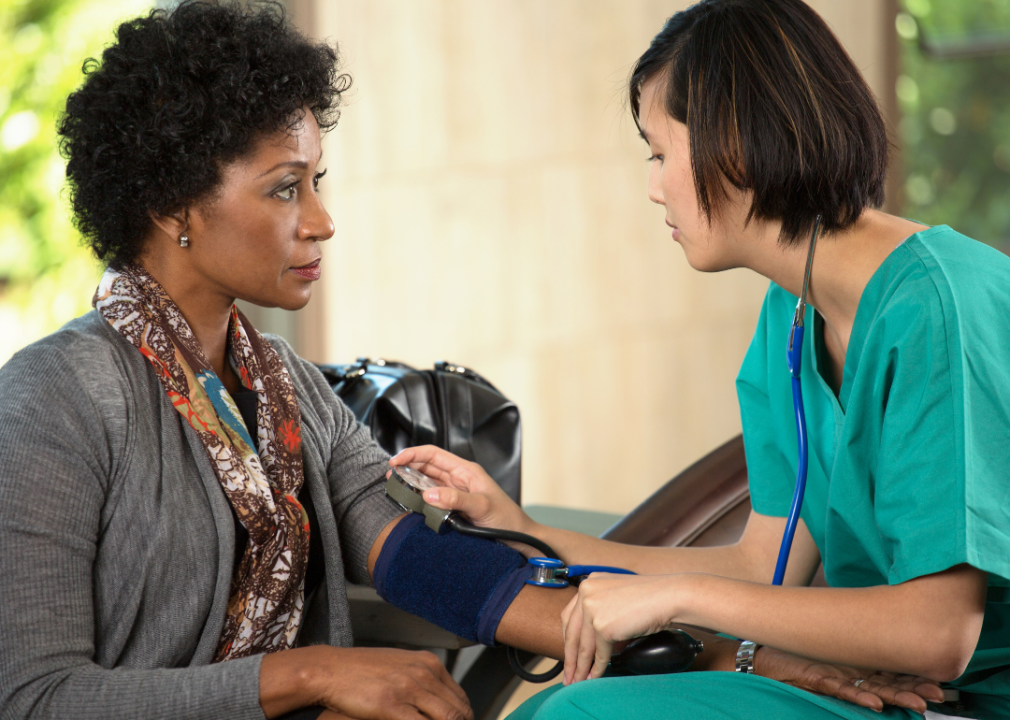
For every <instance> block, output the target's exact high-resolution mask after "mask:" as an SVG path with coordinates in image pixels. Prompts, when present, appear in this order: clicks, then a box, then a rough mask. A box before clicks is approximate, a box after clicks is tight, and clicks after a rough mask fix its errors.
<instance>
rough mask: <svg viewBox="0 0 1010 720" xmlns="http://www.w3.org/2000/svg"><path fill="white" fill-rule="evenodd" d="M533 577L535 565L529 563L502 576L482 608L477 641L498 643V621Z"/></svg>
mask: <svg viewBox="0 0 1010 720" xmlns="http://www.w3.org/2000/svg"><path fill="white" fill-rule="evenodd" d="M531 577H533V566H532V565H530V564H529V563H527V564H525V565H523V566H522V567H520V568H516V569H515V570H513V571H512V572H510V573H509V574H508V575H506V576H505V577H503V578H502V580H501V582H500V583H498V587H496V588H495V589H494V591H493V592H492V593H491V596H490V597H489V598H488V599H487V602H486V603H484V607H482V608H481V610H480V614H479V620H478V622H477V642H479V643H480V644H481V645H495V644H496V643H495V641H494V635H495V633H496V632H497V631H498V623H500V622H501V619H502V616H504V615H505V611H506V610H508V609H509V605H511V604H512V601H513V600H515V599H516V595H518V594H519V591H520V590H522V589H523V585H525V584H526V581H527V580H529V579H530V578H531Z"/></svg>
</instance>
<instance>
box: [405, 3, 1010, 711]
mask: <svg viewBox="0 0 1010 720" xmlns="http://www.w3.org/2000/svg"><path fill="white" fill-rule="evenodd" d="M630 101H631V108H632V112H633V114H634V117H635V120H636V122H637V124H638V127H639V129H640V130H641V134H642V137H643V138H644V139H645V141H646V142H647V143H648V145H649V150H650V153H651V158H650V160H651V170H650V174H649V197H650V199H652V200H653V201H654V202H656V203H657V204H659V205H662V206H663V207H664V209H665V221H666V224H667V225H668V226H669V227H670V228H671V235H672V239H673V240H674V241H675V242H678V243H679V244H680V245H681V246H682V248H683V250H684V253H685V255H686V257H687V260H688V262H689V263H690V264H691V266H692V267H694V268H695V269H697V270H700V271H703V272H718V271H720V270H726V269H729V268H736V267H746V268H750V269H751V270H753V271H754V272H757V273H759V274H761V275H763V276H765V277H767V278H768V279H769V280H770V285H769V288H768V293H767V296H766V298H765V301H764V305H763V308H762V310H761V315H760V319H759V321H758V326H757V329H756V331H755V334H754V338H753V341H752V343H751V346H750V349H749V350H748V352H747V355H746V358H745V359H744V363H743V366H742V367H741V369H740V374H739V377H738V379H737V391H738V394H739V402H740V415H741V420H742V424H743V435H744V443H745V447H746V456H747V465H748V471H749V477H750V491H751V500H752V504H753V512H752V514H751V516H750V519H749V521H748V523H747V526H746V529H745V531H744V533H743V536H742V537H741V539H740V541H739V542H738V543H736V544H735V545H730V546H726V547H718V548H640V547H631V546H622V545H618V544H614V543H608V542H605V541H602V540H597V539H595V538H589V537H585V536H581V535H577V534H575V533H572V532H568V531H564V530H559V529H554V528H548V527H544V526H541V525H538V524H536V523H534V522H533V521H532V520H531V519H530V518H529V517H528V516H526V515H525V514H524V513H523V512H522V511H521V509H520V508H519V507H517V506H516V505H514V504H513V503H511V501H509V500H508V498H507V497H506V496H505V495H504V494H503V493H501V492H500V491H499V490H498V489H497V488H496V487H495V486H494V484H493V482H492V481H491V480H490V479H489V478H488V477H487V476H486V475H485V474H484V473H483V472H482V471H481V470H480V469H479V468H478V467H477V466H475V465H473V464H470V463H466V462H464V461H461V460H458V459H457V458H454V457H453V456H450V455H448V454H447V453H444V452H441V451H438V450H436V449H433V448H415V449H412V450H407V451H404V453H402V454H401V455H400V456H399V457H398V458H395V459H394V462H396V463H410V464H412V465H413V466H414V467H416V468H417V469H419V470H421V471H422V472H425V473H427V474H429V475H431V476H433V477H435V478H436V479H439V480H440V481H441V483H442V484H443V485H444V486H445V487H441V488H438V489H434V490H429V491H427V492H426V494H425V495H426V498H425V499H426V500H428V501H429V502H431V503H432V504H436V505H439V506H441V507H446V508H454V509H458V510H460V511H461V512H463V513H464V514H466V515H467V516H469V518H470V519H471V520H472V521H474V522H476V523H477V524H481V525H486V526H493V527H501V528H509V529H514V530H519V531H522V532H526V533H530V534H532V535H536V536H538V537H540V538H541V539H543V540H544V541H546V542H547V543H549V544H550V545H552V546H553V547H554V548H556V549H557V550H558V551H559V552H560V554H561V555H562V557H563V559H564V560H565V561H566V562H568V563H570V564H571V563H584V562H593V563H604V564H608V565H616V566H623V567H627V568H630V569H632V570H635V571H636V572H638V573H640V575H639V576H637V577H628V576H616V575H602V574H599V575H593V576H592V577H591V578H590V579H588V580H587V581H586V582H584V583H583V584H582V585H581V587H580V588H579V592H578V595H577V596H576V597H575V598H574V599H573V600H572V602H571V603H570V604H569V605H568V606H567V608H566V609H565V610H564V612H563V614H562V620H563V622H564V625H565V674H564V686H565V687H564V688H563V689H559V688H560V687H561V686H558V688H552V689H551V690H549V691H545V692H544V693H541V694H540V695H538V696H537V697H535V698H534V699H532V700H531V701H530V702H529V703H527V704H526V705H525V706H523V708H521V709H520V710H519V711H518V712H517V715H516V717H535V718H536V719H537V720H546V719H549V718H570V717H594V718H625V717H635V718H660V717H662V718H679V717H684V718H723V717H726V718H729V717H733V718H739V717H770V716H775V717H804V718H838V717H843V718H855V717H874V716H876V714H875V713H874V714H873V715H871V714H870V711H869V710H867V709H865V708H862V707H859V706H857V705H855V704H852V703H847V702H845V701H842V700H837V699H833V698H828V697H824V696H821V695H816V694H813V693H810V692H807V691H805V690H802V689H799V688H797V687H793V686H792V685H789V684H785V683H781V682H776V681H773V680H769V679H767V678H763V677H759V676H758V675H756V674H753V668H754V667H757V668H758V670H759V671H760V669H761V666H762V665H763V664H766V663H774V662H775V658H776V656H777V653H781V652H783V651H784V652H788V653H792V654H795V655H800V656H804V657H807V658H812V659H814V660H816V661H820V662H823V663H830V664H838V665H845V666H852V667H856V668H873V669H876V670H882V671H885V672H891V673H897V674H900V675H910V676H922V677H925V678H930V679H932V680H934V681H937V682H940V683H942V684H943V685H944V686H947V687H950V688H956V689H958V690H959V691H960V698H961V705H960V706H959V707H957V708H955V709H951V708H950V706H946V707H939V706H936V707H935V708H934V709H936V710H938V711H940V712H949V713H955V714H960V715H969V716H973V717H1010V604H1008V602H1010V449H1008V448H1010V259H1008V258H1007V257H1006V256H1004V255H1002V254H1000V253H999V252H997V251H995V250H993V249H992V248H989V247H987V246H985V245H983V244H982V243H979V242H976V241H975V240H972V239H970V238H967V237H965V236H963V235H961V234H959V233H957V232H956V231H955V230H952V229H951V228H949V227H947V226H939V227H926V226H923V225H920V224H918V223H915V222H912V221H909V220H905V219H902V218H899V217H894V216H891V215H887V214H885V213H882V212H880V211H878V210H876V209H875V208H877V207H879V205H880V204H881V203H882V202H883V199H884V178H885V170H886V163H887V151H888V147H887V137H886V132H885V127H884V123H883V120H882V117H881V114H880V112H879V110H878V108H877V106H876V103H875V101H874V99H873V96H872V94H871V93H870V90H869V88H868V87H867V86H866V84H865V82H864V81H863V79H862V77H861V76H860V74H859V71H858V70H857V68H856V67H855V65H854V64H853V62H852V60H851V59H850V58H849V57H848V56H847V55H846V53H845V51H844V50H843V48H842V47H841V45H840V44H839V42H838V41H837V39H836V38H835V37H834V36H833V35H832V33H831V31H830V30H829V29H828V27H827V25H826V24H825V23H824V21H823V20H822V19H821V18H820V17H818V15H817V14H816V13H815V12H813V11H812V10H811V9H810V8H809V7H807V6H806V5H804V4H803V3H802V2H801V1H800V0H774V1H772V0H704V1H703V2H700V3H698V4H697V5H694V6H692V7H691V8H689V9H687V10H685V11H683V12H680V13H677V14H676V15H674V16H673V17H672V18H670V20H669V21H668V22H667V23H666V25H665V27H664V28H663V29H662V31H661V32H660V33H659V34H658V35H657V36H656V38H655V39H654V40H653V42H652V44H651V46H650V47H649V49H648V50H647V51H646V52H645V53H644V54H643V55H642V57H641V58H640V59H639V61H638V63H637V65H636V66H635V69H634V72H633V74H632V77H631V81H630ZM818 215H820V216H821V218H822V225H821V229H822V232H821V236H820V240H819V241H818V243H817V248H816V255H815V257H814V262H813V270H812V275H811V280H810V285H809V296H808V301H809V307H808V308H807V312H806V316H805V324H806V327H807V328H808V329H809V330H808V332H807V333H806V337H805V339H804V342H805V343H806V345H805V348H804V358H803V368H802V383H803V394H804V398H805V402H806V417H807V426H808V431H809V436H810V463H809V478H808V482H807V492H806V500H805V503H804V506H803V511H802V515H801V520H800V522H799V527H798V529H797V532H796V538H795V541H794V543H793V549H792V554H791V556H790V560H789V564H788V568H787V571H786V575H785V583H784V586H783V587H774V586H772V585H770V581H771V578H772V574H773V570H774V567H775V562H776V557H777V554H778V550H779V543H780V540H781V537H782V533H783V528H784V526H785V516H786V514H787V512H788V510H789V504H790V500H791V497H792V493H793V484H794V478H795V477H796V463H797V442H796V430H795V424H794V418H793V404H792V395H791V391H790V375H789V370H788V367H787V364H786V344H787V340H788V333H789V329H790V324H791V321H792V316H793V312H794V308H795V307H796V302H797V296H798V295H799V293H800V288H801V285H802V282H803V275H804V268H805V263H806V258H807V251H808V248H809V244H810V239H811V234H812V232H813V230H814V225H815V219H816V218H817V216H818ZM525 551H526V552H528V554H530V555H532V554H534V553H533V551H532V549H525ZM821 563H823V565H824V571H825V577H826V579H827V582H828V585H829V586H830V587H827V588H811V587H808V585H809V583H810V580H811V578H812V577H813V576H814V573H815V572H816V570H817V567H818V565H819V564H821ZM684 625H697V626H701V627H707V628H713V629H716V630H718V631H721V632H723V633H726V634H728V635H730V636H733V637H736V638H744V639H746V641H747V642H743V643H741V648H740V652H739V653H738V655H737V662H736V668H735V669H736V670H738V671H739V672H735V673H730V672H727V673H718V672H697V673H686V674H682V675H668V676H651V677H641V678H602V679H601V676H602V675H603V673H604V671H605V669H606V667H607V663H608V661H609V658H610V656H611V653H612V652H613V649H614V645H615V643H618V642H620V641H622V640H627V639H629V638H634V637H638V636H642V635H646V634H650V633H654V632H656V631H658V630H660V629H663V628H674V627H680V626H684ZM755 650H756V652H755ZM752 653H753V655H752ZM718 669H726V670H733V669H734V668H733V667H725V668H718ZM870 672H871V671H870V670H866V671H864V672H863V673H860V672H858V671H857V672H856V674H855V676H854V677H852V679H851V681H852V683H853V685H855V686H858V685H860V684H862V683H863V682H865V681H864V680H862V678H863V677H866V676H868V675H869V673H870ZM914 682H915V681H911V680H909V683H911V684H912V685H914ZM918 688H919V690H918V692H919V693H920V694H921V695H923V696H924V697H928V698H930V699H934V700H939V699H941V698H940V697H939V691H938V689H937V688H935V687H934V688H929V687H928V686H926V685H919V686H918ZM905 704H908V705H910V706H913V707H914V705H912V704H911V703H905ZM920 709H921V708H920ZM884 714H885V716H886V717H892V718H904V717H910V718H911V717H918V715H917V714H916V713H914V712H912V711H910V710H908V709H905V708H902V707H898V706H895V705H889V706H887V707H885V708H884Z"/></svg>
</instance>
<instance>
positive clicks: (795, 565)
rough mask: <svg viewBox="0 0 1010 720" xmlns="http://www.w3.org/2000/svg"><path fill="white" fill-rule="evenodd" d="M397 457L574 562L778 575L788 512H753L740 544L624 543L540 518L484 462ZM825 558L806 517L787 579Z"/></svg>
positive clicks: (461, 503)
mask: <svg viewBox="0 0 1010 720" xmlns="http://www.w3.org/2000/svg"><path fill="white" fill-rule="evenodd" d="M390 464H392V465H394V466H395V465H410V466H411V467H414V468H415V469H417V470H420V471H421V472H423V473H424V474H426V475H428V476H430V477H431V478H433V479H434V480H436V481H438V482H439V483H440V484H441V485H442V486H443V487H440V488H438V489H437V490H428V491H427V492H426V493H425V500H426V501H427V502H428V503H430V504H432V505H435V506H437V507H441V508H446V509H452V510H457V511H458V512H460V513H462V514H463V515H465V516H466V517H467V518H468V519H469V520H470V521H471V522H473V523H474V524H475V525H479V526H483V527H494V528H499V529H506V530H515V531H518V532H522V533H526V534H527V535H533V536H534V537H537V538H539V539H541V540H543V541H544V542H546V543H547V544H548V545H550V546H551V547H552V548H554V549H555V550H556V551H557V552H558V554H559V555H561V557H562V558H563V559H564V560H565V561H566V562H567V563H568V564H570V565H573V564H594V565H612V566H616V567H623V568H627V569H628V570H633V571H634V572H637V573H639V574H666V573H679V572H705V573H712V574H715V575H720V576H723V577H729V578H736V579H739V580H748V581H751V582H771V579H772V575H773V573H774V570H775V561H776V559H777V557H778V550H779V543H780V541H781V539H782V532H783V530H784V529H785V518H776V517H769V516H767V515H759V514H758V513H754V512H752V513H751V516H750V518H749V519H748V521H747V527H746V528H745V530H744V533H743V536H742V537H741V538H740V540H739V542H737V543H735V544H733V545H725V546H722V547H709V548H656V547H641V546H637V545H624V544H621V543H615V542H609V541H607V540H600V539H599V538H594V537H590V536H588V535H582V534H580V533H577V532H572V531H570V530H561V529H559V528H552V527H548V526H546V525H541V524H539V523H536V522H534V521H533V520H532V519H531V518H530V517H529V516H528V515H526V513H524V512H523V511H522V509H521V508H520V507H519V506H518V505H516V504H515V503H514V502H513V501H512V499H511V498H509V497H508V495H506V494H505V493H504V492H503V491H502V490H501V488H499V487H498V485H497V484H496V483H495V482H494V480H492V479H491V478H490V477H489V476H488V475H487V473H486V472H484V470H483V468H481V467H480V466H479V465H477V464H476V463H472V462H468V461H466V460H463V459H461V458H458V457H456V456H455V455H453V454H451V453H449V452H447V451H445V450H442V449H440V448H437V447H434V446H432V445H425V446H422V447H416V448H408V449H406V450H404V451H403V452H401V453H400V454H398V455H397V456H396V457H394V458H393V459H392V460H390ZM516 548H517V549H518V550H520V551H521V552H523V553H524V554H525V555H527V557H530V556H534V555H538V554H539V552H538V551H536V550H535V549H533V548H531V547H528V546H525V545H523V546H520V545H518V544H517V545H516ZM819 564H820V554H819V552H818V550H817V546H816V545H815V544H814V541H813V538H812V537H811V536H810V533H809V531H808V530H807V528H806V525H805V524H804V523H803V521H802V520H801V521H800V523H799V526H798V528H797V530H796V538H795V540H794V541H793V550H792V553H791V555H790V559H789V566H788V569H787V572H786V581H785V584H787V585H807V584H808V583H809V582H810V580H811V578H813V576H814V573H815V572H816V571H817V566H818V565H819Z"/></svg>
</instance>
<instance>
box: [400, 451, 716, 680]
mask: <svg viewBox="0 0 1010 720" xmlns="http://www.w3.org/2000/svg"><path fill="white" fill-rule="evenodd" d="M432 487H438V484H437V483H436V482H435V481H434V480H432V479H431V478H429V477H428V476H427V475H425V474H423V473H421V472H418V471H417V470H414V469H413V468H411V467H407V466H400V467H394V468H393V469H392V472H390V474H389V479H388V480H387V481H386V495H387V496H388V497H389V498H390V499H391V500H393V502H395V503H396V504H397V505H399V506H400V507H401V508H403V509H404V510H406V511H408V512H415V513H418V514H420V515H423V516H424V523H425V525H427V526H428V527H429V528H430V529H431V530H433V531H434V532H436V533H439V534H442V533H444V532H448V531H449V530H454V531H456V532H458V533H461V534H463V535H471V536H473V537H479V538H485V539H487V540H510V541H513V542H520V543H524V544H526V545H529V546H530V547H534V548H536V549H537V550H539V551H540V552H541V553H543V555H544V556H543V557H533V558H528V559H527V562H528V564H529V565H530V566H532V576H531V577H530V578H529V579H528V580H526V584H527V585H536V586H539V587H544V588H563V587H568V585H569V584H578V583H579V582H580V581H581V580H583V579H585V578H586V577H588V576H589V575H590V574H592V573H594V572H606V573H617V574H622V575H634V574H635V573H634V572H632V571H631V570H625V569H624V568H619V567H611V566H609V565H565V563H564V561H563V560H561V558H560V557H559V555H558V553H557V552H555V550H554V548H552V547H551V546H550V545H548V544H547V543H545V542H544V541H543V540H541V539H539V538H536V537H533V536H532V535H526V534H524V533H520V532H515V531H512V530H498V529H495V528H486V527H477V526H476V525H472V524H470V523H468V522H467V521H466V520H464V519H463V518H462V517H460V516H459V515H458V514H456V513H455V512H453V511H451V510H443V509H441V508H436V507H434V506H432V505H429V504H428V503H426V502H425V501H424V491H425V490H426V489H427V488H432ZM702 650H704V645H703V644H702V643H701V642H700V641H699V640H695V639H694V638H693V637H691V636H690V635H688V634H687V633H686V632H684V631H683V630H672V631H671V630H664V631H662V632H659V633H655V634H653V635H647V636H645V637H641V638H638V639H636V640H633V641H632V642H630V643H628V645H627V646H626V647H625V648H624V649H623V650H622V651H621V652H620V653H615V654H614V655H613V656H612V657H611V661H610V671H611V672H612V673H615V674H623V675H654V674H665V673H675V672H683V671H684V670H687V668H689V667H690V666H691V663H692V662H694V658H695V657H696V656H697V655H698V653H700V652H701V651H702ZM506 654H507V656H508V661H509V665H511V666H512V670H513V672H515V674H516V675H517V676H518V677H519V678H520V679H522V680H526V681H527V682H534V683H541V682H547V681H548V680H552V679H553V678H555V677H557V676H558V675H559V674H560V673H561V671H562V670H563V669H564V666H565V663H564V661H563V660H562V661H560V662H558V664H557V665H555V666H554V667H553V668H551V669H550V670H548V671H547V672H543V673H532V672H530V671H529V670H527V669H526V668H525V667H524V666H523V662H522V660H521V658H520V657H519V651H518V650H516V648H514V647H509V648H508V650H507V653H506Z"/></svg>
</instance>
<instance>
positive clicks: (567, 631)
mask: <svg viewBox="0 0 1010 720" xmlns="http://www.w3.org/2000/svg"><path fill="white" fill-rule="evenodd" d="M677 582H678V576H677V575H612V574H610V573H593V574H592V575H590V576H589V577H588V578H586V579H585V580H583V581H582V584H581V585H579V594H578V595H576V596H575V597H574V598H572V600H571V602H569V603H568V605H567V606H566V607H565V609H564V610H563V611H562V612H561V625H562V628H563V631H564V637H565V674H564V683H565V685H569V684H571V683H573V682H579V681H580V680H586V679H588V678H598V677H600V676H601V675H603V673H604V671H606V669H607V665H608V664H609V663H610V656H611V654H612V653H613V647H614V643H617V642H620V641H622V640H630V639H632V638H637V637H642V636H643V635H652V634H653V633H657V632H659V631H660V630H665V629H666V628H667V626H668V625H669V624H670V619H671V617H672V615H673V605H672V603H671V599H672V598H674V597H675V594H676V590H675V586H676V584H677Z"/></svg>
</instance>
